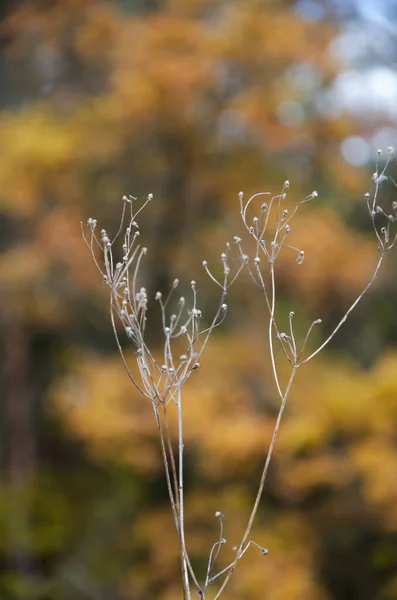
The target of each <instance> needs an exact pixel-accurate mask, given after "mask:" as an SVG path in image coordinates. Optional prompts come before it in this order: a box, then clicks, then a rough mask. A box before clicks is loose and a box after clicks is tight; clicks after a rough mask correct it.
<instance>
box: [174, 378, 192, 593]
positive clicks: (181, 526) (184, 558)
mask: <svg viewBox="0 0 397 600" xmlns="http://www.w3.org/2000/svg"><path fill="white" fill-rule="evenodd" d="M177 410H178V451H179V472H178V478H179V481H178V485H179V536H180V541H181V554H182V579H183V592H184V594H183V595H184V598H185V600H190V599H191V595H190V586H189V575H188V570H187V552H186V542H185V511H184V495H183V492H184V490H183V487H184V486H183V450H184V444H183V420H182V394H181V389H180V387H178V402H177Z"/></svg>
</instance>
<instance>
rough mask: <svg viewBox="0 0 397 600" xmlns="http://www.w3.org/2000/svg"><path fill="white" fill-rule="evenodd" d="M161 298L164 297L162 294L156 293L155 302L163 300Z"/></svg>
mask: <svg viewBox="0 0 397 600" xmlns="http://www.w3.org/2000/svg"><path fill="white" fill-rule="evenodd" d="M161 296H162V293H161V292H156V295H155V297H154V299H155V300H161Z"/></svg>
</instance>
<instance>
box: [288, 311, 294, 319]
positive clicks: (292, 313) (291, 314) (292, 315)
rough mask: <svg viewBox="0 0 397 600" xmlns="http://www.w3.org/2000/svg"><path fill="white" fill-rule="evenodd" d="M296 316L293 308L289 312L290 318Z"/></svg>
mask: <svg viewBox="0 0 397 600" xmlns="http://www.w3.org/2000/svg"><path fill="white" fill-rule="evenodd" d="M294 316H295V313H294V311H293V310H291V312H290V313H289V318H290V319H293V318H294Z"/></svg>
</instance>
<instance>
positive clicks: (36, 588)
mask: <svg viewBox="0 0 397 600" xmlns="http://www.w3.org/2000/svg"><path fill="white" fill-rule="evenodd" d="M396 22H397V5H396V3H395V2H394V1H393V0H389V1H388V0H377V1H376V0H362V1H361V0H360V1H359V0H357V1H356V2H354V1H353V0H350V1H349V2H348V1H344V2H342V1H338V0H328V1H326V0H324V1H321V0H299V1H296V2H295V1H293V0H261V1H260V0H233V1H231V0H190V1H189V2H186V1H184V0H146V1H145V0H114V1H110V0H109V1H95V0H51V1H50V0H25V1H15V0H8V1H7V0H3V2H2V3H1V8H0V77H1V86H0V148H1V161H0V289H1V294H0V314H1V317H0V349H1V375H0V386H1V387H0V389H1V396H0V397H1V405H0V411H1V412H0V449H1V464H0V467H1V470H0V598H1V600H17V599H18V600H19V599H28V600H35V599H37V600H63V599H65V600H69V599H71V598H73V599H74V600H102V599H103V600H105V599H106V600H149V599H154V598H156V599H158V600H173V599H175V598H179V597H180V593H181V592H180V576H179V567H180V564H179V558H178V543H177V536H176V534H175V532H174V530H173V521H172V516H171V511H170V508H169V506H168V501H167V492H166V487H165V482H164V476H163V471H162V465H161V454H160V448H159V443H158V440H157V433H156V427H155V422H154V420H153V418H152V413H151V408H150V405H149V404H148V403H147V402H145V401H144V400H143V399H142V398H140V397H139V396H138V395H137V393H136V392H135V391H134V389H133V388H132V386H131V385H130V383H129V381H128V378H127V376H126V374H125V373H124V371H123V366H122V364H121V361H120V358H119V356H118V355H117V351H116V346H115V342H114V339H113V336H112V333H111V327H110V323H109V316H108V299H107V295H106V287H105V286H104V285H103V283H102V281H101V280H100V277H98V274H97V272H96V270H95V268H94V266H93V264H92V262H91V258H90V256H89V252H88V251H87V249H86V248H85V247H84V244H83V242H82V239H81V233H80V221H86V219H87V218H88V217H95V218H97V219H98V221H99V223H100V226H105V227H106V229H108V230H109V231H113V232H115V231H116V228H117V223H118V219H119V216H120V213H121V208H122V201H121V198H122V196H123V195H124V194H127V195H128V194H131V195H133V196H137V197H138V198H144V197H145V196H146V195H147V194H148V193H153V195H154V200H153V202H152V203H151V204H150V206H149V207H148V208H147V209H146V211H145V213H142V216H141V220H140V225H141V230H142V237H143V238H144V239H145V240H146V241H145V243H146V245H148V247H149V253H148V257H147V260H146V262H145V265H144V267H143V269H144V280H145V285H146V286H147V288H148V290H149V292H150V293H151V294H152V295H153V294H154V293H155V292H156V291H157V290H158V289H161V290H163V291H166V290H167V289H168V288H169V286H170V285H171V282H172V281H173V279H174V277H179V278H180V280H181V281H185V282H186V283H188V282H189V281H190V280H191V279H192V278H194V279H196V280H197V281H198V285H199V292H200V298H201V301H200V308H202V310H203V312H204V314H206V313H209V312H211V310H212V308H213V307H214V306H215V303H216V301H217V298H216V290H214V286H213V285H211V282H209V281H208V280H207V279H206V278H205V276H204V275H205V274H203V273H202V267H201V261H202V260H203V259H207V260H208V261H213V260H216V257H218V256H219V255H220V253H221V252H222V248H223V245H224V242H225V241H227V240H231V239H232V237H233V235H236V234H237V235H238V234H239V233H241V224H240V223H239V219H238V192H239V191H240V190H243V191H244V192H245V194H246V195H247V196H248V195H249V194H251V193H255V192H258V191H271V192H272V193H278V192H279V191H280V190H281V188H282V185H283V182H284V181H285V180H286V179H288V180H290V183H291V189H290V198H291V201H292V202H293V201H297V200H300V199H302V198H303V197H305V196H306V195H307V194H309V193H310V192H311V191H312V190H314V189H316V190H318V192H319V198H318V199H317V200H316V201H315V202H312V203H311V204H310V205H308V206H306V207H305V208H304V210H302V211H301V213H300V215H299V216H298V217H297V218H296V221H295V226H294V235H295V242H296V244H297V245H298V246H300V247H302V248H304V250H305V262H304V264H303V265H300V266H298V265H297V264H296V261H295V257H294V256H291V257H288V255H286V256H285V258H284V259H283V260H281V259H280V263H279V272H278V285H279V301H280V302H281V309H280V310H281V316H283V314H284V313H285V314H284V316H285V315H288V312H289V311H290V310H294V311H295V313H296V315H297V319H299V322H300V332H303V331H305V328H307V325H308V324H310V322H311V321H312V320H313V319H317V318H321V319H322V325H321V326H319V327H318V328H317V329H316V339H317V340H318V341H321V339H323V337H325V336H326V335H327V332H329V331H331V329H332V326H333V325H334V324H335V323H336V322H337V319H338V316H339V317H340V316H342V314H343V312H344V311H345V310H346V308H347V307H348V306H349V304H350V303H351V301H352V300H354V298H355V296H356V295H357V294H358V293H360V291H361V289H362V288H363V287H364V285H365V284H366V281H367V280H368V279H369V277H370V274H371V271H372V269H373V266H374V264H375V261H376V259H377V250H376V247H375V243H374V241H373V236H372V235H371V232H370V229H369V221H368V220H367V218H366V215H365V208H364V203H363V196H364V193H365V192H367V191H368V189H369V188H370V186H371V174H372V172H373V171H374V168H375V161H376V152H377V149H378V148H382V149H383V150H384V151H385V153H386V154H387V147H388V146H389V145H393V143H396V140H397V27H396V25H395V23H396ZM393 23H394V24H393ZM394 178H395V179H396V177H395V176H394ZM384 193H385V195H386V196H387V197H388V198H389V199H390V198H392V199H393V198H394V199H397V190H396V189H395V187H394V185H393V184H392V182H390V181H386V182H385V183H384ZM229 302H230V303H229V310H228V316H227V320H226V322H225V323H224V325H223V326H222V327H221V328H219V329H218V330H217V332H216V334H214V335H213V337H212V339H211V341H210V344H209V346H208V349H207V352H206V354H205V356H204V359H203V360H202V364H201V369H200V373H198V374H197V377H196V375H195V376H194V377H192V379H191V381H190V382H189V384H188V386H187V388H186V394H187V396H186V401H185V406H186V415H185V418H186V426H185V434H186V439H185V444H186V446H185V452H186V477H187V481H186V486H187V487H186V529H187V531H186V536H187V544H188V548H189V551H190V553H191V555H192V560H193V561H194V563H195V565H198V566H200V565H202V567H203V569H205V560H206V557H207V556H208V552H209V549H210V548H211V546H212V544H213V542H214V541H215V540H216V536H217V534H218V530H217V523H216V519H215V518H214V513H215V511H217V510H220V511H222V513H223V514H224V515H225V527H226V529H225V537H226V538H227V540H228V542H230V543H229V549H226V550H225V555H224V556H225V558H224V560H227V557H228V556H231V555H232V550H231V546H232V545H233V544H234V543H236V542H237V541H238V535H239V532H240V533H241V531H242V529H243V527H244V525H245V523H246V518H247V514H248V511H249V509H250V506H251V505H252V498H253V496H254V492H255V490H256V483H257V480H258V475H259V473H260V470H261V466H262V464H263V460H264V455H265V452H266V448H267V446H268V443H269V440H270V436H271V431H272V427H273V425H274V420H275V416H276V414H277V408H278V400H277V397H276V394H275V389H274V384H273V382H272V378H271V371H270V367H269V364H268V360H267V356H268V355H267V345H266V326H265V318H264V313H265V306H264V304H263V301H262V299H261V297H260V295H259V294H256V292H255V289H254V287H253V286H251V285H250V284H249V281H248V280H247V279H244V278H242V279H241V282H240V283H239V284H237V285H236V286H235V288H234V289H233V290H232V295H231V299H230V301H229ZM396 306H397V271H396V269H395V258H393V256H391V255H390V256H389V257H388V260H387V264H386V266H385V268H384V270H383V272H382V273H381V275H380V277H379V278H378V280H377V282H376V285H375V287H374V288H373V289H372V291H371V292H370V293H369V294H368V295H367V296H366V297H365V298H364V300H363V301H362V303H361V304H360V305H359V307H358V309H357V310H356V311H355V313H354V315H353V316H352V318H351V319H350V320H349V321H348V323H347V324H346V326H345V327H344V329H343V330H342V331H341V332H340V333H339V334H338V335H337V336H336V337H335V339H334V341H333V342H332V344H331V345H330V346H329V347H328V349H327V350H326V351H324V352H323V353H322V355H321V356H320V357H318V358H316V359H315V360H314V361H313V362H312V363H310V365H307V366H306V367H304V368H302V369H301V371H300V372H299V376H298V378H297V380H296V382H295V384H294V388H293V391H292V394H291V398H290V401H289V406H288V408H287V412H286V415H285V420H284V423H283V426H282V429H281V434H280V437H279V439H278V442H277V446H276V452H275V456H274V460H273V463H272V467H271V470H270V474H269V479H268V482H267V485H266V491H265V496H264V499H263V501H262V504H261V507H260V512H259V514H258V518H257V521H256V523H255V527H254V532H253V537H254V539H255V540H256V541H258V543H260V544H261V545H263V546H265V547H266V548H268V549H269V555H268V556H266V557H261V556H259V552H254V551H252V552H250V553H247V555H246V556H245V557H244V559H243V560H242V562H241V564H240V566H239V569H238V570H237V571H236V574H235V576H234V577H233V580H232V583H231V585H230V588H229V589H228V592H227V594H226V597H230V598H235V599H238V600H239V599H241V600H242V599H244V600H251V599H252V600H258V599H261V600H266V599H269V600H270V599H271V600H299V599H302V600H303V599H304V600H344V599H349V600H354V599H357V600H374V599H375V598H376V599H377V600H395V599H397V575H396V573H397V486H396V476H395V474H396V466H397V434H396V432H397V375H396V374H397V350H396V343H397V313H396ZM283 311H284V313H283ZM149 335H150V336H151V339H152V342H153V343H154V344H156V342H157V340H158V338H159V330H158V328H156V322H155V326H154V327H153V328H152V329H151V330H150V332H149ZM131 352H132V350H131ZM228 553H229V554H228ZM220 564H222V561H221V563H220ZM228 594H229V595H228Z"/></svg>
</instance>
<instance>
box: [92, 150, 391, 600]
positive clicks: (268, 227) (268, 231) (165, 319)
mask: <svg viewBox="0 0 397 600" xmlns="http://www.w3.org/2000/svg"><path fill="white" fill-rule="evenodd" d="M381 155H382V152H381V151H380V150H379V151H378V161H379V157H380V156H381ZM391 160H393V161H394V162H397V161H396V158H395V156H394V153H393V150H392V148H389V149H388V158H387V160H386V161H385V165H384V167H383V168H382V170H381V171H380V172H379V166H378V164H377V169H376V172H375V173H374V175H373V177H372V181H373V185H372V191H371V192H368V193H366V194H365V196H364V199H365V203H366V208H367V210H368V213H369V218H370V221H371V223H372V227H373V230H374V234H375V238H376V241H377V247H378V252H379V259H378V262H377V264H376V267H375V270H374V272H373V275H372V277H371V279H370V281H369V282H368V283H367V285H366V286H365V288H364V289H363V291H362V292H361V294H360V295H359V296H358V297H357V298H356V300H355V301H354V302H353V304H352V305H351V306H350V308H349V309H348V310H347V311H346V313H345V314H344V315H343V317H342V318H341V319H340V321H339V322H338V324H337V325H336V326H335V328H334V329H333V331H332V332H331V333H330V335H329V336H328V337H327V338H326V339H325V340H324V341H323V342H322V343H321V344H320V345H319V346H318V347H317V348H316V349H315V350H313V351H311V353H309V354H307V353H306V347H307V344H308V341H309V338H310V334H311V332H312V330H313V328H314V327H315V326H316V325H317V324H319V323H321V320H320V319H317V320H315V321H314V322H313V323H312V324H311V326H310V327H309V329H308V331H307V333H306V335H305V336H304V338H303V340H302V341H300V340H298V339H297V337H296V336H295V333H294V321H295V313H294V312H293V311H291V312H290V313H289V318H288V324H287V327H286V328H282V327H281V326H280V324H279V323H278V322H277V318H276V307H277V289H276V276H275V266H276V262H277V258H278V257H279V255H280V252H281V251H283V250H285V251H291V252H292V253H294V254H295V259H296V262H297V264H298V265H300V264H302V263H303V261H304V257H305V254H304V250H302V249H300V248H297V247H296V246H294V245H293V244H292V243H291V241H290V240H291V236H292V234H291V222H292V220H293V217H294V216H295V214H296V213H297V212H298V210H299V209H300V208H301V207H302V206H303V204H306V203H307V202H309V201H311V200H313V199H315V198H316V197H317V195H318V194H317V192H315V191H313V192H312V193H311V194H310V195H309V196H307V197H306V198H304V199H303V200H302V201H300V202H298V203H294V205H293V208H292V210H291V212H289V209H288V208H287V207H286V203H287V200H288V198H287V194H288V189H289V182H288V181H286V182H285V183H284V186H283V189H282V191H281V193H280V194H278V195H276V196H273V197H272V196H271V195H270V194H269V193H267V192H263V193H258V194H255V195H254V196H252V197H251V198H249V199H248V200H247V201H245V200H244V194H243V193H242V192H240V194H239V201H240V214H241V219H242V222H243V225H244V229H245V232H246V233H247V234H248V238H250V240H251V242H250V243H251V244H252V243H253V244H254V246H253V248H254V250H253V252H251V253H250V255H248V254H246V253H245V251H244V249H243V240H242V239H241V238H240V237H238V236H235V237H234V246H235V247H236V248H237V253H238V256H239V258H240V261H239V266H238V268H237V269H236V271H235V272H234V273H231V269H230V266H229V254H230V251H231V244H230V243H226V247H225V252H223V253H222V254H221V264H222V271H223V275H222V278H221V280H219V279H218V278H217V277H215V275H214V274H213V273H212V272H211V271H210V269H209V267H208V263H207V261H203V263H202V264H203V267H204V269H205V270H206V272H207V274H208V276H209V278H210V279H211V280H212V281H213V282H214V283H215V285H216V286H218V287H219V289H220V298H219V304H218V308H217V310H216V311H215V314H214V316H213V318H212V321H211V322H210V323H209V325H207V326H204V325H203V320H202V312H201V310H200V308H199V307H198V298H197V289H196V283H195V281H191V283H190V288H191V300H190V301H188V302H187V301H186V299H185V298H184V297H180V298H179V300H178V303H177V304H178V309H177V311H176V312H175V313H170V312H169V310H168V308H169V305H170V303H171V300H172V297H173V295H174V294H175V293H176V289H177V288H178V285H179V281H178V280H177V279H175V280H174V282H173V284H172V286H171V290H170V291H169V293H168V295H167V297H166V298H163V295H162V293H161V292H157V293H156V294H155V301H156V302H157V303H158V304H159V307H160V312H161V324H162V325H161V326H162V332H163V336H164V343H163V347H162V354H161V358H159V357H158V356H157V355H155V352H154V351H153V350H151V349H150V347H149V346H148V344H147V342H146V340H145V329H146V323H147V318H148V301H149V300H148V295H147V291H146V289H145V288H144V287H139V271H140V267H141V263H142V260H143V258H144V256H145V254H146V252H147V249H146V248H145V247H141V246H140V245H139V244H138V239H139V226H138V223H137V221H136V217H137V216H138V214H139V213H140V212H141V211H142V210H143V209H144V208H145V206H146V205H147V204H148V203H149V202H150V201H152V199H153V196H152V194H149V196H148V197H147V199H146V201H145V202H144V203H143V204H142V206H140V207H139V208H138V209H137V210H136V211H134V206H135V203H136V199H135V198H133V197H132V196H129V197H126V196H124V198H123V203H124V204H123V211H122V217H121V223H120V227H119V230H118V232H117V234H116V235H115V237H114V238H113V239H111V238H110V237H109V235H108V233H107V232H106V231H105V230H104V229H102V230H101V232H100V236H98V235H97V222H96V220H95V219H92V218H90V219H88V222H87V225H88V230H89V234H88V235H86V234H85V233H84V230H83V236H84V240H85V242H86V244H87V246H88V247H89V249H90V252H91V254H92V257H93V260H94V262H95V265H96V267H97V269H98V270H99V272H100V273H101V275H102V277H103V281H104V283H105V284H106V285H107V286H108V287H109V290H110V318H111V323H112V327H113V332H114V335H115V338H116V343H117V346H118V349H119V352H120V355H121V358H122V361H123V363H124V366H125V368H126V371H127V373H128V376H129V377H130V379H131V381H132V383H133V384H134V385H135V387H136V388H137V389H138V390H139V392H140V393H141V394H142V396H143V397H145V398H146V399H147V400H149V401H150V402H151V405H152V408H153V411H154V415H155V419H156V424H157V427H158V431H159V437H160V443H161V450H162V456H163V461H164V469H165V477H166V482H167V488H168V494H169V499H170V503H171V508H172V513H173V517H174V522H175V527H176V531H177V533H178V537H179V542H180V554H181V565H182V584H183V591H184V598H185V599H186V600H187V599H190V598H191V587H192V584H193V585H194V587H195V590H196V592H197V594H198V596H199V597H200V598H202V599H203V600H204V599H205V598H206V597H207V591H208V588H209V586H210V585H211V584H214V583H215V582H216V583H218V581H222V583H221V584H220V585H219V587H218V588H217V589H216V590H214V592H213V597H214V598H215V600H217V599H218V598H219V597H220V596H221V595H222V594H223V592H224V590H225V588H226V585H227V584H228V582H229V580H230V577H231V575H232V574H233V572H234V570H235V568H236V566H237V563H238V562H239V560H240V559H241V558H242V557H243V556H244V554H245V553H246V552H247V550H248V548H249V547H250V546H256V547H258V548H259V550H260V552H261V554H263V555H265V554H267V553H268V551H267V549H266V548H263V547H262V546H260V545H258V544H257V543H256V542H255V541H253V540H251V539H250V534H251V529H252V525H253V522H254V519H255V516H256V513H257V511H258V507H259V503H260V500H261V497H262V493H263V489H264V485H265V481H266V477H267V473H268V470H269V465H270V462H271V458H272V455H273V451H274V447H275V443H276V438H277V434H278V431H279V428H280V424H281V420H282V417H283V414H284V411H285V407H286V403H287V399H288V397H289V394H290V391H291V388H292V384H293V381H294V378H295V376H296V373H297V370H298V369H299V368H300V367H302V366H303V365H305V364H306V363H308V362H309V361H310V360H311V359H312V358H314V357H315V356H316V355H317V354H319V352H321V350H323V348H325V346H326V345H327V344H328V343H329V342H330V341H331V339H332V338H333V337H334V335H335V334H336V333H337V332H338V330H339V329H340V328H341V326H342V325H343V323H344V322H345V321H346V319H347V318H348V316H349V314H350V313H351V312H352V310H353V309H354V308H355V306H356V305H357V304H358V303H359V302H360V300H361V299H362V297H363V296H364V294H365V293H366V292H367V290H368V289H369V288H370V287H371V285H372V284H373V282H374V280H375V279H376V276H377V274H378V272H379V269H380V267H381V265H382V262H383V260H384V258H385V256H386V254H387V252H388V251H389V250H390V249H391V248H393V246H394V245H395V242H396V239H397V233H396V231H395V228H394V225H395V224H396V222H397V202H393V203H392V206H391V207H390V208H391V210H390V211H388V210H386V209H385V208H383V207H381V206H380V205H379V193H380V188H381V185H382V183H383V182H384V181H385V180H387V179H390V180H391V181H392V183H393V184H394V185H395V186H396V188H397V185H396V183H395V182H394V180H393V179H392V178H391V177H390V176H389V175H386V170H387V168H388V166H389V164H390V162H391ZM263 200H266V201H263ZM258 204H259V206H258ZM250 215H251V216H250ZM120 238H121V239H122V243H121V244H120V246H121V248H119V249H118V251H119V252H120V260H119V261H117V260H116V255H117V245H116V242H117V241H118V240H120ZM98 253H99V254H100V258H98ZM243 269H246V270H247V271H248V273H249V275H250V277H251V279H252V281H253V283H254V285H255V287H256V288H258V290H259V292H260V294H262V296H263V298H264V301H265V307H266V312H267V332H268V341H269V355H270V361H271V365H272V371H273V376H274V381H275V386H276V390H277V394H278V396H279V398H280V405H279V411H278V416H277V419H276V423H275V426H274V430H273V434H272V437H271V440H270V445H269V448H268V452H267V455H266V458H265V462H264V467H263V470H262V474H261V478H260V482H259V486H258V491H257V494H256V498H255V502H254V505H253V508H252V511H251V514H250V515H249V518H248V522H247V526H246V529H245V531H244V533H243V535H242V538H241V541H240V543H239V544H238V545H237V546H236V547H235V551H236V552H235V558H234V560H233V562H232V563H230V564H229V565H228V566H226V567H225V568H223V569H221V570H219V571H218V572H214V566H215V562H216V561H217V559H218V557H219V554H220V550H221V548H222V546H223V545H224V544H226V540H225V539H224V537H223V533H224V522H223V515H222V513H221V512H216V514H215V516H216V518H217V519H218V520H219V524H220V533H219V539H218V540H217V541H216V542H215V543H214V545H213V547H212V549H211V551H210V553H209V558H208V565H207V570H206V573H205V575H204V576H203V579H204V581H203V582H202V583H200V578H199V577H198V575H196V573H195V571H194V570H193V567H192V565H191V562H190V560H189V553H188V549H187V545H186V541H185V518H184V466H183V456H184V435H183V402H182V400H183V394H182V392H183V386H184V384H185V383H186V381H187V380H188V379H189V377H190V376H191V374H192V373H193V371H196V370H197V369H198V368H199V366H200V362H199V361H200V357H201V356H202V354H203V352H204V349H205V347H206V345H207V343H208V341H209V338H210V336H211V334H212V332H213V331H214V329H215V328H216V327H218V326H219V325H220V324H221V323H222V322H223V320H224V319H225V317H226V313H227V305H226V303H225V301H226V297H227V294H228V290H229V288H230V286H231V285H232V284H233V283H234V281H235V280H236V278H237V277H238V275H239V273H240V272H241V271H242V270H243ZM118 322H119V323H120V324H121V325H122V329H124V332H125V335H126V336H127V338H128V339H129V340H130V341H131V343H132V344H133V346H134V348H135V350H136V353H135V356H136V367H137V369H134V368H131V367H130V365H129V364H128V362H127V359H126V356H125V354H124V350H123V345H122V344H121V342H120V337H119V336H120V331H119V329H120V328H119V326H118ZM276 345H279V347H280V348H281V350H282V352H281V353H278V354H277V353H276ZM181 348H182V353H181ZM280 360H286V361H288V363H289V366H290V374H289V378H288V380H287V381H286V382H282V381H281V380H280V377H279V368H278V367H279V361H280ZM170 406H171V407H172V408H174V409H175V410H176V413H177V424H178V450H177V452H175V453H174V450H173V446H172V443H171V435H170V427H169V415H168V410H169V407H170Z"/></svg>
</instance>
